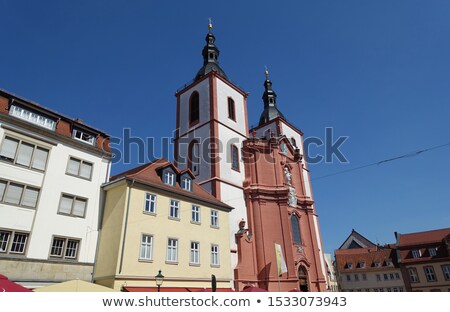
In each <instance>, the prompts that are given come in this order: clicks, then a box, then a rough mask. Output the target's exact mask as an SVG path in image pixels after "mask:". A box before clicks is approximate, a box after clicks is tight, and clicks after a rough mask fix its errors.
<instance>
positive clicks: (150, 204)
mask: <svg viewBox="0 0 450 312" xmlns="http://www.w3.org/2000/svg"><path fill="white" fill-rule="evenodd" d="M156 198H157V195H155V194H152V193H149V192H146V193H145V199H144V212H145V213H149V214H156Z"/></svg>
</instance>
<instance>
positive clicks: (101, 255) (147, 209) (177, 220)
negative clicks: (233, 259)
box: [94, 159, 232, 291]
mask: <svg viewBox="0 0 450 312" xmlns="http://www.w3.org/2000/svg"><path fill="white" fill-rule="evenodd" d="M194 179H195V175H193V174H192V172H191V171H190V170H189V169H185V170H181V171H180V170H179V169H178V168H176V167H175V166H174V165H173V164H172V163H170V162H168V161H166V160H164V159H159V160H157V161H154V162H152V163H150V164H146V165H143V166H141V167H138V168H135V169H132V170H130V171H127V172H124V173H122V174H119V175H116V176H114V177H112V178H111V182H109V183H107V184H105V185H104V186H103V189H104V191H105V207H104V213H103V223H102V228H101V235H100V242H99V252H98V258H97V262H96V268H95V273H94V281H95V283H97V284H101V285H103V286H107V287H110V288H114V289H116V290H124V291H155V290H156V285H155V276H156V275H157V274H158V272H159V270H161V272H162V274H163V275H164V277H165V278H164V284H163V285H162V288H161V291H197V290H201V289H203V288H211V287H212V276H213V275H214V278H215V280H216V283H217V290H218V291H221V290H229V289H230V280H231V279H230V275H231V265H230V257H229V245H230V242H229V238H228V233H229V224H228V222H229V217H228V214H229V213H230V211H231V210H232V208H231V207H230V206H228V205H226V204H223V203H222V202H220V201H219V200H217V199H216V198H215V197H214V196H212V195H211V194H209V193H208V192H206V191H205V190H204V189H202V188H201V187H200V186H198V185H197V184H196V183H195V182H194Z"/></svg>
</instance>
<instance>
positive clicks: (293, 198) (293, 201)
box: [288, 186, 297, 207]
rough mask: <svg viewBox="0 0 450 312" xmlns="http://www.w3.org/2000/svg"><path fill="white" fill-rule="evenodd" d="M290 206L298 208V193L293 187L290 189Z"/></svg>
mask: <svg viewBox="0 0 450 312" xmlns="http://www.w3.org/2000/svg"><path fill="white" fill-rule="evenodd" d="M288 205H289V207H297V193H296V192H295V188H293V187H292V186H290V187H289V197H288Z"/></svg>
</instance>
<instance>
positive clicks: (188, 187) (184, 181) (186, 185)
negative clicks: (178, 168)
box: [181, 177, 192, 192]
mask: <svg viewBox="0 0 450 312" xmlns="http://www.w3.org/2000/svg"><path fill="white" fill-rule="evenodd" d="M181 188H182V189H183V190H185V191H189V192H191V191H192V179H191V178H190V177H182V178H181Z"/></svg>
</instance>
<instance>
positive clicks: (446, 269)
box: [442, 265, 450, 281]
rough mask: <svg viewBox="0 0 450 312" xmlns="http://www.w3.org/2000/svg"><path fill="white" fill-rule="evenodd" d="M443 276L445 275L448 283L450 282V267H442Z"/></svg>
mask: <svg viewBox="0 0 450 312" xmlns="http://www.w3.org/2000/svg"><path fill="white" fill-rule="evenodd" d="M442 274H443V275H444V278H445V280H446V281H450V265H443V266H442Z"/></svg>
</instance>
